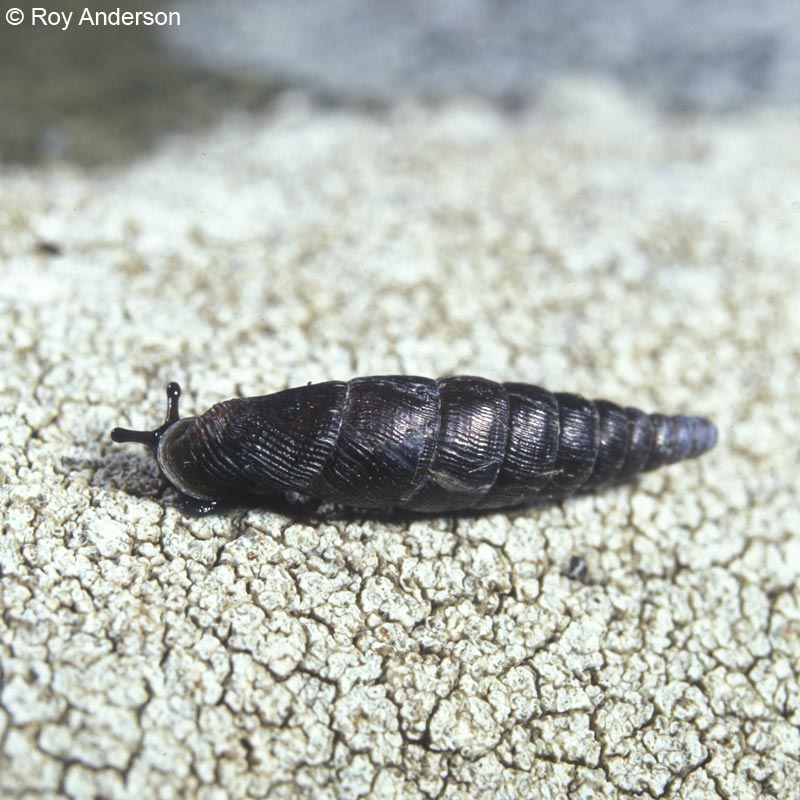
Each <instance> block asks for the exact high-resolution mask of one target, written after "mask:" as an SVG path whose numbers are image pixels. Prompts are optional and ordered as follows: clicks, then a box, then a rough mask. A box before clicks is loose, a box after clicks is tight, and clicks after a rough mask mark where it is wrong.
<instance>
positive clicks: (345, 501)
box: [111, 375, 717, 512]
mask: <svg viewBox="0 0 800 800" xmlns="http://www.w3.org/2000/svg"><path fill="white" fill-rule="evenodd" d="M179 397H180V387H179V386H178V384H177V383H170V384H169V385H168V386H167V418H166V421H165V423H164V424H163V425H162V426H161V427H160V428H157V429H156V430H154V431H132V430H127V429H124V428H115V429H114V430H113V431H112V432H111V438H112V439H113V440H114V441H115V442H138V443H141V444H145V445H148V446H149V447H151V448H152V449H153V450H154V451H155V456H156V460H157V462H158V465H159V468H160V469H161V472H162V473H163V474H164V476H165V477H166V479H167V480H168V481H169V482H170V483H171V484H172V485H173V486H174V487H175V488H176V489H178V491H180V492H181V493H182V494H184V495H185V496H186V497H188V498H191V499H193V500H194V501H196V503H197V504H198V506H200V507H203V506H205V507H207V508H211V507H213V505H214V504H215V503H216V502H217V501H220V500H224V499H227V498H234V497H241V496H245V495H274V494H282V493H286V492H297V493H300V494H304V495H310V496H313V497H317V498H319V499H320V500H323V501H330V502H334V503H337V504H341V505H346V506H356V507H360V508H399V509H405V510H410V511H424V512H447V511H460V510H467V509H476V510H477V509H490V508H504V507H512V506H518V505H526V504H531V503H539V502H544V501H554V500H559V499H562V498H564V497H566V496H568V495H570V494H574V493H576V492H581V491H586V490H591V489H595V488H598V487H602V486H605V485H608V484H612V483H618V482H622V481H625V480H629V479H631V478H633V477H634V476H635V475H637V474H639V473H640V472H646V471H649V470H652V469H655V468H657V467H661V466H664V465H666V464H673V463H675V462H677V461H683V460H685V459H688V458H696V457H697V456H699V455H701V454H703V453H705V452H706V451H708V450H710V449H711V448H712V447H713V446H714V444H715V443H716V440H717V430H716V428H715V426H714V424H713V423H712V422H710V421H709V420H707V419H705V418H703V417H687V416H682V415H678V416H665V415H663V414H646V413H644V412H643V411H639V410H638V409H636V408H623V407H621V406H618V405H616V404H614V403H611V402H608V401H606V400H587V399H585V398H583V397H579V396H578V395H574V394H566V393H552V392H548V391H546V390H545V389H541V388H539V387H538V386H533V385H530V384H525V383H502V384H501V383H495V382H493V381H489V380H485V379H483V378H475V377H471V376H455V377H446V378H440V379H439V380H438V381H434V380H430V379H428V378H420V377H415V376H408V375H389V376H377V377H368V378H355V379H353V380H351V381H349V382H347V383H344V382H341V381H328V382H326V383H318V384H309V385H308V386H302V387H298V388H295V389H287V390H285V391H282V392H276V393H275V394H269V395H264V396H261V397H249V398H236V399H232V400H226V401H225V402H222V403H217V404H216V405H214V406H212V407H211V408H210V409H209V410H208V411H206V412H205V413H204V414H202V415H201V416H198V417H185V418H183V419H181V418H180V415H179V412H178V400H179Z"/></svg>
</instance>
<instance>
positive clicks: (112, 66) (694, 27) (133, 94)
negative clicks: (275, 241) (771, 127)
mask: <svg viewBox="0 0 800 800" xmlns="http://www.w3.org/2000/svg"><path fill="white" fill-rule="evenodd" d="M13 6H14V0H12V2H6V3H5V8H6V11H7V10H8V9H10V8H12V7H13ZM44 7H46V8H47V10H48V11H49V12H63V13H68V12H70V11H72V12H74V14H75V16H74V17H73V19H72V23H71V25H70V26H69V29H68V30H61V29H59V27H58V26H51V27H43V26H41V25H37V26H36V27H32V26H31V24H30V20H29V19H26V20H25V21H24V22H23V23H22V24H20V25H18V26H12V25H10V24H8V23H7V22H6V21H5V20H1V21H0V61H2V64H1V66H2V69H1V70H0V159H1V160H2V161H3V162H5V163H10V162H12V163H36V162H41V161H43V160H51V159H66V160H69V161H72V162H76V163H79V164H84V165H95V164H102V163H108V162H115V161H120V160H125V159H129V158H131V157H133V156H135V155H137V154H139V153H140V152H142V151H143V150H146V149H148V148H150V147H152V146H153V145H154V144H155V143H156V142H157V141H158V140H159V139H160V138H161V137H162V136H164V135H165V134H169V133H172V132H186V131H190V130H194V129H199V128H202V127H204V126H208V125H210V124H214V123H216V122H218V121H219V120H220V119H221V118H222V117H224V116H225V115H226V114H229V113H231V112H245V113H247V112H249V111H254V110H261V109H264V108H265V107H268V106H269V104H270V103H272V102H273V101H274V100H275V98H276V97H278V96H279V95H280V94H281V93H284V92H287V91H297V90H302V91H304V92H307V93H308V94H309V95H310V96H312V97H313V98H314V99H315V100H316V101H318V102H319V103H320V104H334V105H339V104H355V105H359V106H362V107H366V108H372V107H374V108H376V109H378V110H380V109H381V108H382V107H384V106H386V105H388V104H391V103H393V102H395V101H397V100H398V99H402V98H406V97H408V96H414V97H416V98H418V99H419V98H424V99H430V100H431V101H434V102H435V101H438V100H442V99H446V98H448V97H451V96H454V95H459V96H464V95H478V96H483V97H489V98H491V99H492V100H494V101H496V102H497V103H498V104H499V105H501V106H502V107H503V108H505V109H507V110H508V111H509V113H514V112H516V111H519V110H520V109H524V108H526V107H528V106H530V105H534V104H535V103H536V101H537V94H538V93H539V92H540V91H541V90H542V87H543V86H545V85H546V84H547V83H548V82H550V81H553V80H559V79H568V80H573V81H575V80H577V81H580V80H581V78H582V77H584V76H588V75H591V76H592V78H593V80H595V81H597V80H598V79H600V80H605V81H608V82H609V83H611V84H619V85H621V86H624V87H625V88H626V89H627V90H629V91H632V92H634V93H635V94H638V95H641V96H643V97H645V98H647V99H648V100H649V101H651V102H652V103H654V104H656V105H657V106H659V107H660V108H662V109H666V110H668V111H670V112H674V113H675V114H726V113H730V112H732V111H737V110H742V109H743V108H746V107H748V106H772V105H786V104H797V103H798V101H800V6H799V5H798V3H797V2H796V0H762V2H759V3H754V2H751V0H650V2H637V0H607V2H603V3H596V2H592V0H562V1H561V2H547V1H546V0H440V2H435V3H431V2H428V0H404V2H390V0H301V1H299V2H298V0H230V1H229V2H224V3H223V2H218V1H217V0H183V1H181V0H173V2H155V1H153V2H147V1H145V2H130V3H128V4H126V5H125V6H124V9H125V10H135V9H140V10H153V11H156V10H164V11H177V12H179V14H180V25H173V26H164V27H156V26H153V27H143V26H138V27H114V28H110V27H106V28H93V27H91V26H89V25H85V24H84V25H80V26H79V25H78V24H77V17H78V16H79V15H80V13H81V11H82V10H83V9H84V8H86V7H88V8H90V9H97V10H105V11H109V10H112V9H115V8H117V5H116V4H111V3H98V2H95V3H75V2H58V0H52V2H48V3H46V4H45V6H44ZM20 8H23V10H24V11H26V12H29V10H30V9H29V7H28V6H27V5H26V6H22V5H20Z"/></svg>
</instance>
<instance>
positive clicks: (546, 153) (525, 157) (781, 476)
mask: <svg viewBox="0 0 800 800" xmlns="http://www.w3.org/2000/svg"><path fill="white" fill-rule="evenodd" d="M52 7H53V8H56V7H58V8H65V7H67V6H66V4H59V5H58V6H56V5H53V6H52ZM98 7H100V6H98ZM174 7H175V8H178V7H179V6H174ZM221 8H222V5H221V4H217V3H210V2H209V3H207V2H202V3H200V2H198V3H191V4H189V3H186V4H184V5H181V6H180V9H181V11H182V14H183V22H182V25H181V28H180V29H177V30H171V31H166V30H161V31H155V30H149V29H120V30H115V31H111V30H94V31H89V30H75V29H72V30H69V31H65V32H59V31H51V30H47V31H44V30H34V29H31V28H30V27H25V26H24V25H23V26H20V27H19V28H11V27H10V26H8V25H6V24H5V22H3V21H2V20H0V58H2V59H4V61H5V63H4V64H3V65H2V66H3V68H2V70H0V123H1V124H0V265H1V268H2V280H0V305H1V308H2V315H0V325H1V326H2V330H0V335H1V336H2V341H3V342H4V343H5V345H4V347H3V348H2V350H1V351H0V358H1V359H2V362H1V363H0V376H2V377H1V378H0V380H2V397H1V400H2V404H3V413H2V416H0V504H1V505H0V507H1V508H2V511H1V512H0V514H2V538H0V575H1V576H2V582H1V583H0V592H2V594H1V595H0V609H2V614H0V667H1V672H0V680H1V681H2V684H1V686H0V794H2V795H3V796H4V797H6V796H7V797H108V798H112V797H114V798H116V797H120V798H126V797H136V798H140V797H158V798H172V797H175V798H177V797H199V798H208V799H209V800H212V799H213V800H216V799H217V798H226V797H237V798H238V797H270V798H284V797H285V798H293V797H321V798H326V797H329V798H339V797H341V798H359V797H380V798H383V797H393V798H432V797H438V798H472V797H497V798H527V797H544V798H566V797H576V798H595V797H604V798H623V797H665V798H733V797H736V798H757V797H779V798H793V797H798V796H800V792H799V791H798V788H797V787H798V785H800V767H799V766H798V763H800V762H799V760H800V728H799V726H800V688H799V687H798V675H799V674H800V597H798V594H799V592H798V585H797V579H798V564H800V534H799V530H800V510H799V509H800V506H799V505H798V499H799V498H798V495H799V494H800V491H798V486H797V477H796V476H797V468H798V461H799V460H800V459H799V456H800V446H799V445H798V442H800V422H798V415H797V411H796V406H797V397H798V385H797V384H798V381H797V376H798V368H800V349H799V348H798V342H799V341H800V316H799V312H798V308H799V307H800V278H799V277H798V276H799V275H800V272H799V271H798V269H799V268H800V188H798V187H800V148H798V142H800V111H799V110H798V100H800V98H799V97H798V94H800V90H798V86H800V81H798V55H797V53H798V49H797V37H798V36H800V34H799V33H798V30H800V28H798V26H797V24H796V22H797V17H798V13H799V12H798V10H797V6H796V5H795V4H794V3H788V2H776V1H773V2H766V3H760V4H758V5H757V6H756V5H755V4H749V3H725V4H722V3H716V2H710V1H708V2H699V3H691V4H690V3H684V2H674V3H668V2H658V3H648V4H634V3H621V2H618V3H611V4H603V5H600V4H590V3H567V4H559V5H556V4H546V3H522V2H508V3H495V4H489V3H483V2H477V0H472V1H471V2H448V3H438V4H431V6H430V8H429V7H428V4H422V3H414V2H411V3H408V4H405V5H402V6H401V5H400V4H392V5H389V4H378V3H367V2H363V1H362V2H355V0H340V1H338V2H331V3H321V2H309V3H299V4H298V3H295V4H290V3H288V2H269V3H268V2H265V3H259V4H256V3H250V2H247V3H245V2H242V3H235V4H228V5H227V6H226V9H227V13H226V14H224V15H220V9H221ZM386 372H409V373H417V374H424V375H430V376H435V375H440V374H446V373H454V372H467V373H474V374H483V375H485V376H487V377H492V378H496V379H498V380H529V381H532V382H537V383H541V384H543V385H545V386H548V387H549V388H553V389H559V390H570V391H576V392H580V393H584V394H587V395H589V396H605V397H608V398H609V399H613V400H617V401H620V402H624V403H633V404H636V405H639V406H640V407H643V408H647V409H649V410H656V409H658V410H663V411H668V412H671V411H676V412H677V411H688V412H690V413H701V414H707V415H709V416H711V417H713V418H714V419H715V420H716V421H717V423H718V425H719V428H720V443H719V445H718V447H717V449H716V450H715V451H713V452H712V453H711V454H709V455H708V456H706V457H705V458H703V459H702V460H700V461H697V462H692V463H686V464H683V465H677V466H675V467H672V468H670V469H668V470H664V471H662V472H657V473H652V474H649V475H647V476H645V477H643V478H642V479H641V480H640V481H639V482H638V483H637V484H635V485H631V486H626V487H620V488H617V489H613V490H610V491H607V492H605V493H603V494H599V495H594V496H587V497H581V498H577V499H574V500H570V501H568V502H565V503H563V504H561V505H557V506H554V507H549V508H544V509H528V510H520V511H515V512H513V513H496V514H490V515H485V516H482V517H477V518H468V517H449V516H441V517H433V518H424V519H413V520H411V519H405V520H404V519H380V518H376V517H370V516H368V515H359V514H342V513H337V512H331V513H326V514H323V515H322V516H321V517H318V518H308V517H307V516H303V515H295V514H292V513H291V512H288V513H287V510H286V509H285V508H284V509H275V508H272V509H270V508H266V507H262V508H258V507H255V508H237V509H233V510H231V511H229V512H227V513H225V514H222V515H217V516H212V517H207V518H203V519H196V518H191V517H187V516H186V515H184V514H183V513H181V510H180V508H179V507H178V506H177V504H176V498H175V495H174V493H172V492H171V491H170V490H166V491H165V490H164V489H163V484H162V481H161V480H160V478H159V476H158V474H157V470H156V468H155V466H154V464H153V463H152V461H151V460H150V459H149V457H148V454H147V453H146V452H145V451H144V450H143V449H142V448H136V447H134V446H132V445H131V446H125V447H123V446H115V445H113V444H112V443H111V442H110V440H109V438H108V431H109V430H110V428H111V427H113V426H114V425H117V424H122V425H127V426H132V427H153V426H154V425H156V424H157V423H158V422H160V419H161V418H162V416H163V410H164V409H163V406H164V399H163V387H164V384H165V383H166V382H167V381H168V380H179V381H180V382H181V383H182V385H183V387H184V398H183V410H184V413H192V412H196V411H202V410H204V409H205V408H207V407H208V406H209V405H211V404H212V403H213V402H216V401H217V400H220V399H223V398H226V397H229V396H231V395H234V394H242V395H248V394H257V393H263V392H267V391H273V390H277V389H280V388H283V387H286V386H290V385H298V384H301V383H303V382H306V381H309V380H320V379H327V378H340V379H343V378H348V377H351V376H354V375H358V374H370V373H386Z"/></svg>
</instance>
